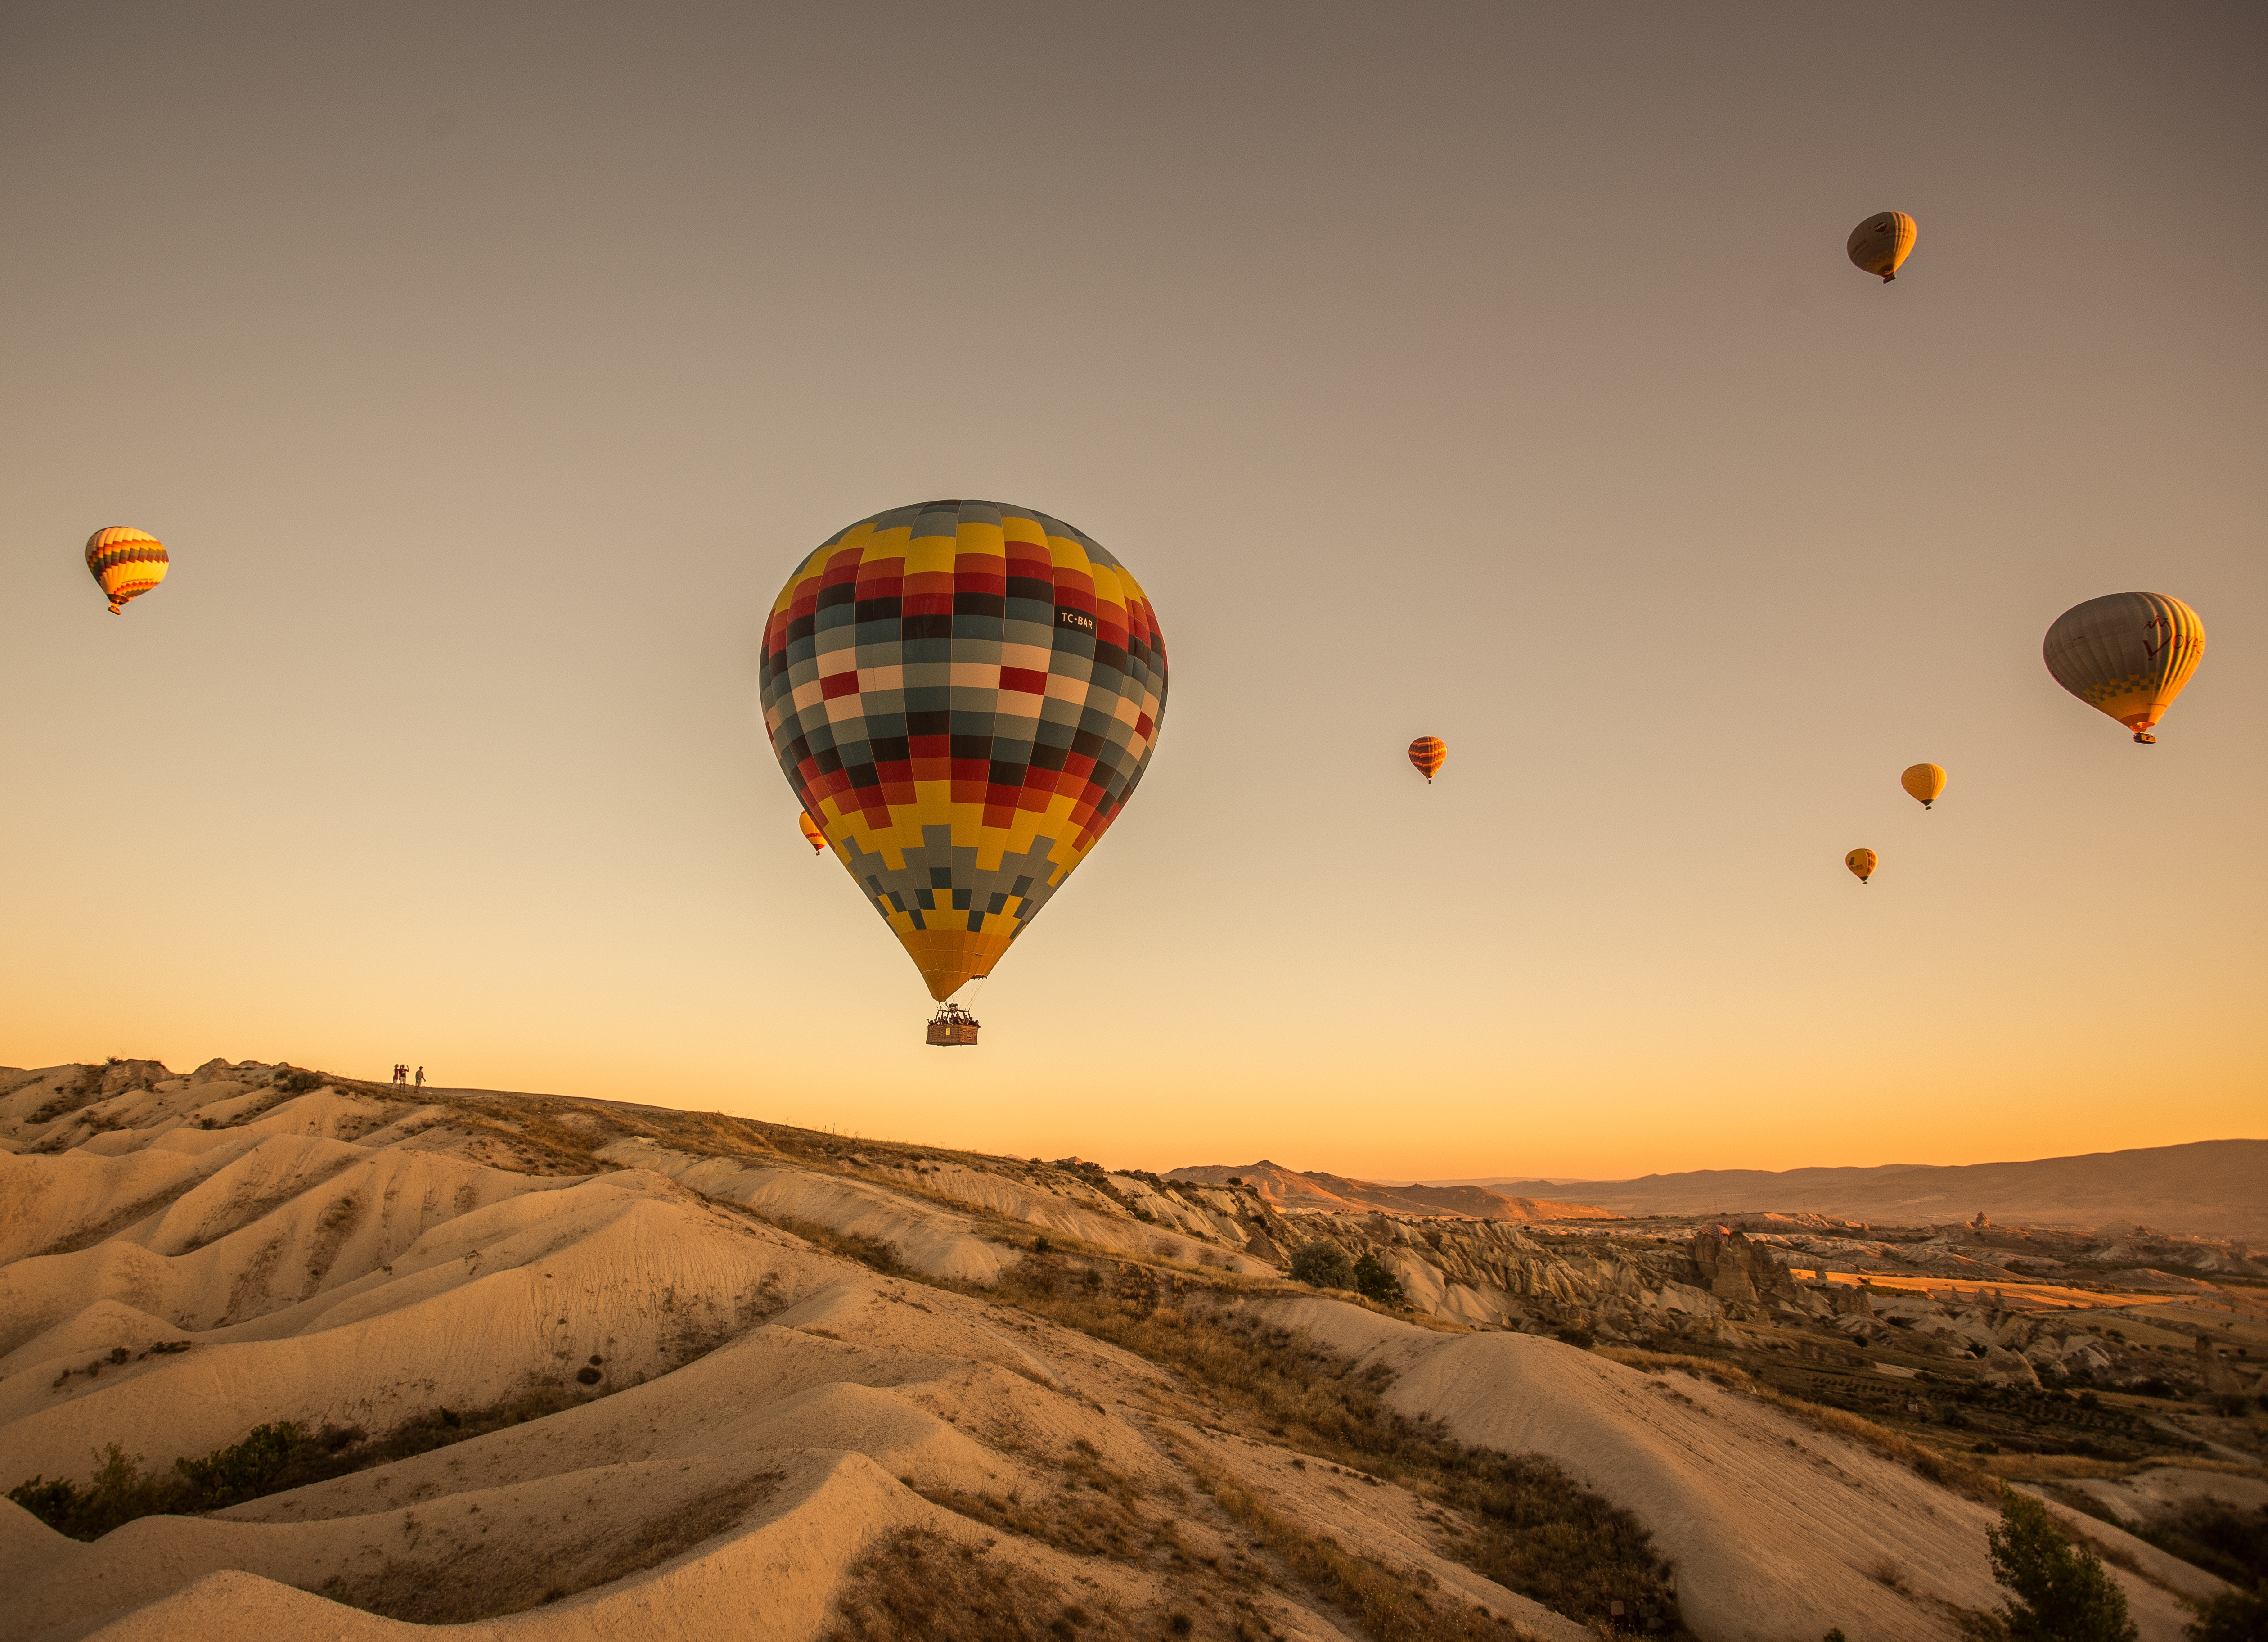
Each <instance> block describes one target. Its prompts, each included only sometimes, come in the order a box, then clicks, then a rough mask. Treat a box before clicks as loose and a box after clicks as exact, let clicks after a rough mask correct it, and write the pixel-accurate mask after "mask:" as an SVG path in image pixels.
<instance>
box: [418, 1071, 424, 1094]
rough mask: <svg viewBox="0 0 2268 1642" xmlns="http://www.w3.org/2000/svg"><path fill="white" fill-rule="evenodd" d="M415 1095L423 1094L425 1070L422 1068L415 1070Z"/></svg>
mask: <svg viewBox="0 0 2268 1642" xmlns="http://www.w3.org/2000/svg"><path fill="white" fill-rule="evenodd" d="M417 1093H420V1094H423V1093H425V1069H424V1068H423V1066H420V1067H419V1068H418V1069H417Z"/></svg>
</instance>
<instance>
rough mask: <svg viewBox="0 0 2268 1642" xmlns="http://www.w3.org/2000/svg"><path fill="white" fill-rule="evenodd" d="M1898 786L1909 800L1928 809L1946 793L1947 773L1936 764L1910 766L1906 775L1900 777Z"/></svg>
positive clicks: (1907, 767)
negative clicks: (1904, 791) (1939, 796)
mask: <svg viewBox="0 0 2268 1642" xmlns="http://www.w3.org/2000/svg"><path fill="white" fill-rule="evenodd" d="M1898 784H1899V785H1900V786H1902V787H1904V789H1905V790H1906V796H1907V797H1908V798H1911V799H1913V801H1914V802H1915V803H1917V804H1918V805H1920V806H1922V808H1924V809H1927V808H1928V807H1929V806H1931V805H1933V804H1934V803H1936V802H1937V799H1938V795H1939V794H1940V793H1942V792H1944V791H1945V771H1944V770H1943V769H1940V768H1939V767H1938V766H1937V765H1935V764H1909V765H1907V766H1906V772H1905V774H1904V775H1902V776H1900V777H1898Z"/></svg>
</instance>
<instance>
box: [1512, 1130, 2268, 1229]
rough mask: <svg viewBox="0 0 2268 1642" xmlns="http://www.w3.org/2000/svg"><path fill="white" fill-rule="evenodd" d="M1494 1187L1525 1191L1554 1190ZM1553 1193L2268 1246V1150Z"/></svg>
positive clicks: (1634, 1183)
mask: <svg viewBox="0 0 2268 1642" xmlns="http://www.w3.org/2000/svg"><path fill="white" fill-rule="evenodd" d="M1486 1184H1487V1185H1488V1186H1489V1187H1490V1189H1493V1190H1496V1191H1515V1192H1516V1191H1521V1190H1526V1189H1541V1188H1543V1187H1544V1185H1545V1182H1540V1181H1491V1182H1486ZM1550 1189H1553V1190H1557V1191H1562V1192H1566V1191H1574V1192H1578V1193H1580V1195H1581V1196H1582V1197H1583V1199H1584V1200H1585V1201H1586V1202H1588V1203H1596V1204H1603V1205H1604V1206H1606V1207H1608V1208H1610V1209H1615V1210H1618V1211H1621V1212H1623V1213H1624V1214H1716V1213H1720V1212H1724V1213H1730V1212H1735V1211H1763V1210H1776V1211H1782V1212H1791V1211H1800V1210H1807V1209H1808V1210H1811V1211H1815V1212H1819V1213H1824V1214H1836V1215H1846V1216H1849V1217H1850V1218H1852V1219H1859V1220H1871V1221H1875V1222H1878V1223H1879V1222H1887V1223H1889V1224H1891V1225H1898V1226H1913V1225H1928V1224H1932V1223H1938V1224H1942V1223H1944V1222H1947V1221H1951V1220H1966V1219H1970V1218H1972V1217H1973V1216H1975V1215H1976V1214H1977V1212H1978V1211H1984V1212H1985V1213H1987V1214H1989V1215H1990V1216H1991V1217H1992V1219H1995V1220H1999V1221H2003V1222H2006V1223H2009V1224H2014V1225H2020V1226H2026V1225H2028V1226H2112V1225H2115V1224H2118V1223H2122V1222H2123V1223H2125V1224H2128V1225H2144V1226H2151V1227H2153V1228H2155V1229H2157V1230H2159V1231H2167V1232H2190V1233H2199V1234H2201V1235H2205V1236H2210V1237H2255V1238H2268V1140H2200V1141H2196V1142H2193V1143H2192V1144H2191V1145H2180V1146H2138V1147H2135V1148H2132V1149H2131V1150H2128V1151H2124V1152H2089V1153H2088V1154H2086V1155H2084V1156H2080V1157H2068V1158H2041V1159H2038V1160H2036V1161H2033V1162H2029V1163H1971V1164H1964V1165H1958V1166H1939V1165H1933V1164H1921V1163H1891V1164H1885V1165H1883V1166H1881V1167H1879V1168H1807V1169H1786V1170H1783V1171H1779V1172H1773V1171H1771V1170H1766V1169H1697V1170H1694V1171H1692V1172H1690V1173H1686V1174H1648V1175H1646V1176H1644V1177H1642V1178H1640V1179H1638V1180H1624V1181H1585V1182H1581V1183H1580V1184H1578V1185H1574V1186H1572V1187H1571V1186H1567V1185H1561V1186H1558V1187H1555V1188H1550Z"/></svg>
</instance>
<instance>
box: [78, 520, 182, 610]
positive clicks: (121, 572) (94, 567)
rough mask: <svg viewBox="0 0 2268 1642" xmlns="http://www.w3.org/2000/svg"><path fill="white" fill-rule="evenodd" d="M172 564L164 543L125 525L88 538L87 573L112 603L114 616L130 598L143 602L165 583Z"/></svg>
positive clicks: (111, 608)
mask: <svg viewBox="0 0 2268 1642" xmlns="http://www.w3.org/2000/svg"><path fill="white" fill-rule="evenodd" d="M169 563H170V561H169V560H168V559H167V558H166V544H165V543H164V542H162V541H158V538H157V537H155V536H152V535H150V534H146V533H145V532H143V531H139V530H130V529H129V528H128V527H127V526H124V525H113V526H109V527H108V528H107V529H105V530H98V531H96V532H95V533H94V534H92V535H91V536H89V537H88V538H87V539H86V573H87V574H88V575H90V576H92V577H93V578H94V581H95V585H97V586H99V587H100V588H101V589H102V594H103V597H104V598H106V599H107V600H110V614H111V615H117V614H118V613H119V612H120V611H122V610H123V609H125V608H126V601H127V600H129V599H139V598H140V597H141V596H142V595H143V594H144V593H148V592H149V591H150V590H151V588H152V587H155V586H156V585H158V583H159V582H161V581H164V580H165V579H166V567H167V565H168V564H169Z"/></svg>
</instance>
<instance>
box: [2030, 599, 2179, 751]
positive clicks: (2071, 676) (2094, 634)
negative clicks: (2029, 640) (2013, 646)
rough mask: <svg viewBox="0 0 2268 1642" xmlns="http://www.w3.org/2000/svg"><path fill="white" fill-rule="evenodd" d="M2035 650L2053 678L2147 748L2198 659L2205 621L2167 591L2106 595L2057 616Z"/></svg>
mask: <svg viewBox="0 0 2268 1642" xmlns="http://www.w3.org/2000/svg"><path fill="white" fill-rule="evenodd" d="M2040 656H2041V659H2043V660H2044V661H2045V662H2046V663H2047V664H2048V671H2049V673H2051V674H2053V675H2054V677H2055V681H2056V682H2057V683H2058V684H2060V685H2062V686H2063V687H2064V688H2066V689H2067V690H2069V691H2070V692H2071V693H2072V694H2073V695H2074V696H2078V697H2079V699H2080V700H2081V701H2083V702H2085V703H2087V704H2088V706H2090V707H2092V708H2094V709H2095V711H2097V712H2100V713H2105V714H2108V715H2109V716H2110V717H2111V718H2116V719H2117V720H2118V722H2119V723H2121V724H2123V725H2125V726H2126V727H2127V728H2128V729H2130V730H2132V732H2133V733H2134V739H2135V740H2137V741H2139V742H2141V743H2142V744H2143V745H2144V746H2146V747H2147V746H2148V745H2149V744H2151V743H2152V742H2154V741H2155V740H2157V739H2158V738H2157V737H2156V736H2154V735H2152V734H2151V733H2150V732H2151V731H2152V730H2153V729H2154V728H2155V727H2156V725H2157V723H2158V720H2159V719H2161V718H2164V717H2165V716H2166V710H2167V709H2168V708H2169V707H2171V706H2172V705H2173V704H2174V697H2175V696H2178V695H2180V694H2181V693H2182V687H2183V685H2185V684H2187V683H2188V682H2189V681H2190V675H2191V674H2193V673H2195V672H2196V671H2197V670H2198V662H2200V661H2202V660H2204V659H2205V622H2204V621H2203V620H2202V619H2200V618H2199V616H2198V613H2197V612H2196V611H2194V610H2192V609H2191V608H2190V607H2189V606H2187V605H2185V604H2183V602H2182V601H2181V600H2178V599H2176V598H2174V597H2173V596H2172V595H2171V594H2169V593H2105V594H2103V595H2102V598H2100V599H2089V600H2088V601H2087V602H2086V603H2085V604H2075V605H2073V606H2072V607H2071V608H2070V609H2068V610H2066V611H2065V612H2064V613H2063V614H2062V615H2059V616H2058V617H2056V619H2055V625H2054V626H2052V627H2051V628H2049V629H2048V636H2047V637H2046V638H2045V640H2043V642H2042V644H2041V645H2040Z"/></svg>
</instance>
